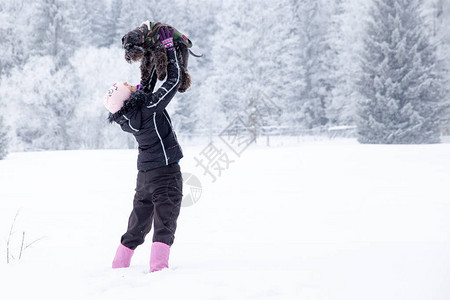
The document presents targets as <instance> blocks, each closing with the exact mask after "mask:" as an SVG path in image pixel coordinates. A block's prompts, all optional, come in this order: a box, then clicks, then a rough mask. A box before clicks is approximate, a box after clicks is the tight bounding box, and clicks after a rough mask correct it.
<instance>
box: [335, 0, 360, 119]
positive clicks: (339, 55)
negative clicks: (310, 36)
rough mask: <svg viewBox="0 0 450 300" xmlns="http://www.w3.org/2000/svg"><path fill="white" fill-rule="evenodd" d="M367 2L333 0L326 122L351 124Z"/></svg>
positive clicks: (354, 107) (354, 110)
mask: <svg viewBox="0 0 450 300" xmlns="http://www.w3.org/2000/svg"><path fill="white" fill-rule="evenodd" d="M366 6H367V4H366V3H365V2H361V1H360V0H335V7H334V11H333V15H332V17H331V18H330V21H331V24H330V30H329V31H328V33H327V35H328V40H329V43H330V47H331V54H330V62H329V64H330V66H331V69H330V72H329V77H330V82H331V85H332V89H331V97H330V98H331V101H330V103H329V105H328V107H327V119H328V120H329V125H353V124H354V123H355V120H354V117H355V114H356V99H357V98H358V93H357V91H356V87H355V84H356V82H357V80H358V77H359V76H360V73H361V72H360V65H359V60H360V57H359V55H360V54H361V51H362V38H361V36H362V33H363V29H362V28H363V25H364V23H365V21H366V19H365V16H366V15H367V13H366V11H367V7H366Z"/></svg>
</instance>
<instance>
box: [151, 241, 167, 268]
mask: <svg viewBox="0 0 450 300" xmlns="http://www.w3.org/2000/svg"><path fill="white" fill-rule="evenodd" d="M169 254H170V246H169V245H167V244H164V243H160V242H154V243H153V244H152V253H151V255H150V272H155V271H160V270H162V269H164V268H168V267H169Z"/></svg>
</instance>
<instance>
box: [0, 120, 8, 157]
mask: <svg viewBox="0 0 450 300" xmlns="http://www.w3.org/2000/svg"><path fill="white" fill-rule="evenodd" d="M7 155H8V138H7V133H6V127H5V125H4V123H3V117H2V116H0V159H3V158H5V157H6V156H7Z"/></svg>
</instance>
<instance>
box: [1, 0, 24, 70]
mask: <svg viewBox="0 0 450 300" xmlns="http://www.w3.org/2000/svg"><path fill="white" fill-rule="evenodd" d="M29 11H30V9H29V7H28V6H27V3H25V1H24V0H18V1H14V2H11V1H7V0H0V41H2V42H1V43H0V75H1V74H7V73H9V71H10V70H11V68H13V67H15V66H18V65H22V64H23V63H24V61H25V60H26V59H27V57H28V53H27V51H26V50H27V49H26V39H27V33H28V28H27V26H26V18H27V16H28V14H29V13H30V12H29Z"/></svg>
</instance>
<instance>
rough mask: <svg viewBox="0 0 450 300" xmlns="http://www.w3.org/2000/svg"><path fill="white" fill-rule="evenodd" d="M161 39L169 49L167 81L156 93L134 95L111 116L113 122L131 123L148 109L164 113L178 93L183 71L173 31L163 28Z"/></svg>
mask: <svg viewBox="0 0 450 300" xmlns="http://www.w3.org/2000/svg"><path fill="white" fill-rule="evenodd" d="M160 39H161V42H162V43H163V45H164V46H165V47H166V49H167V58H168V66H167V79H166V81H165V82H164V83H163V85H162V86H161V87H160V88H159V89H158V90H157V91H156V92H154V93H147V92H145V90H138V91H136V92H135V93H133V94H132V95H131V96H130V98H129V99H128V100H127V101H126V102H125V103H124V106H123V107H122V108H121V109H120V110H119V111H118V112H116V113H115V114H113V115H110V120H111V121H112V120H113V121H115V122H117V123H119V124H123V123H124V122H127V121H128V123H129V120H132V119H134V117H135V115H136V111H137V110H140V109H148V110H150V111H151V112H159V111H163V110H164V109H165V108H166V106H167V105H168V104H169V102H170V100H172V98H173V96H174V95H175V94H176V92H177V91H178V86H179V85H180V83H181V70H180V66H179V64H178V58H177V53H176V50H175V47H174V45H173V29H172V30H171V31H169V30H168V29H167V27H163V28H161V31H160Z"/></svg>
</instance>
